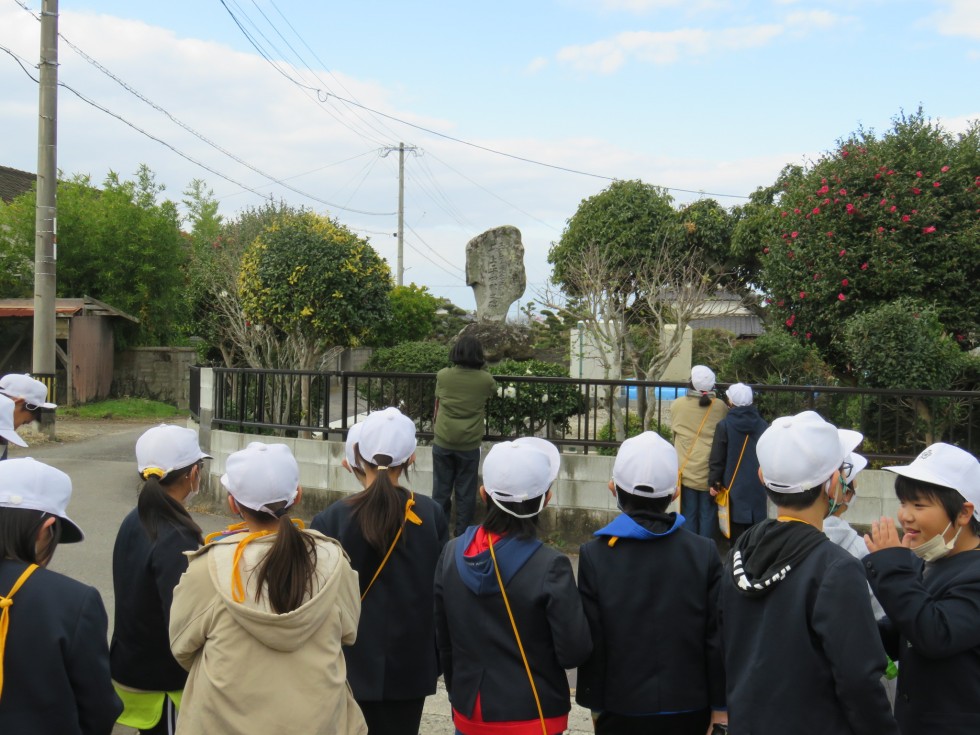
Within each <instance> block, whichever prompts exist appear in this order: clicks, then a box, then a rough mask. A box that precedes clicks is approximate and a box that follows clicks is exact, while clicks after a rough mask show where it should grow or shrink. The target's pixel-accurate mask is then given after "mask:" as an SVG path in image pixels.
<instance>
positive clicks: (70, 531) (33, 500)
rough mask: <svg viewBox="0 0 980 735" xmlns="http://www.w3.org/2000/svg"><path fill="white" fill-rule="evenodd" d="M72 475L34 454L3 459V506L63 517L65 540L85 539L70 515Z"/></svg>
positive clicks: (0, 482)
mask: <svg viewBox="0 0 980 735" xmlns="http://www.w3.org/2000/svg"><path fill="white" fill-rule="evenodd" d="M69 500H71V478H69V477H68V475H66V474H65V473H64V472H62V471H61V470H59V469H55V468H54V467H51V466H49V465H46V464H44V463H43V462H38V461H37V460H35V459H33V458H31V457H20V458H18V459H8V460H6V461H5V462H0V507H3V508H24V509H27V510H38V511H41V512H42V513H48V514H50V515H53V516H57V517H58V518H60V519H61V542H62V543H66V544H73V543H76V542H78V541H81V540H83V539H84V538H85V534H83V533H82V529H81V528H79V527H78V525H77V524H76V523H75V522H74V521H73V520H72V519H71V518H69V517H68V513H67V509H68V501H69Z"/></svg>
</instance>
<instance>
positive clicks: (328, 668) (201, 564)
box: [170, 442, 367, 735]
mask: <svg viewBox="0 0 980 735" xmlns="http://www.w3.org/2000/svg"><path fill="white" fill-rule="evenodd" d="M221 482H222V484H223V485H224V486H225V488H226V489H227V490H228V493H229V505H230V506H231V509H232V512H234V513H236V514H239V515H241V517H242V518H243V519H244V522H243V523H240V524H236V525H234V526H231V527H229V529H228V530H227V531H224V532H220V533H218V534H212V536H211V537H209V538H208V543H206V544H205V545H204V546H203V547H202V548H201V549H199V550H198V551H196V552H188V556H189V557H190V563H189V565H188V568H187V571H186V572H185V573H184V575H183V576H182V577H181V580H180V583H179V584H178V585H177V588H176V589H175V590H174V601H173V608H172V610H171V613H170V645H171V648H172V650H173V654H174V657H175V658H176V659H177V661H178V662H179V663H180V664H181V665H182V666H183V667H184V668H186V669H187V670H188V671H189V675H188V679H187V685H186V687H185V689H184V695H183V700H182V702H181V706H180V717H179V718H178V721H177V733H178V735H181V734H182V733H183V734H186V735H198V734H207V735H211V733H247V732H281V733H298V732H302V733H316V734H317V735H334V734H337V735H363V733H366V732H367V726H366V725H365V723H364V718H363V716H362V715H361V711H360V709H359V708H358V706H357V703H356V702H355V701H354V698H353V696H352V695H351V691H350V687H349V686H348V685H347V667H346V665H345V663H344V654H343V650H342V648H341V647H342V646H343V645H350V644H352V643H353V642H354V640H355V638H356V635H357V623H358V618H359V615H360V594H359V591H358V582H357V573H356V572H354V571H353V569H351V566H350V563H349V562H348V560H347V556H346V554H345V553H344V551H343V549H342V548H341V546H340V544H339V543H338V542H337V541H335V540H333V539H330V538H327V537H326V536H323V535H322V534H320V533H318V532H316V531H307V530H301V528H298V527H297V526H296V525H294V523H293V521H292V520H291V519H290V518H289V517H288V515H287V511H288V509H289V508H290V507H291V506H292V505H293V504H294V503H296V502H297V501H298V500H299V499H300V496H301V490H300V488H299V469H298V466H297V464H296V460H295V459H294V458H293V455H292V453H291V452H290V451H289V448H288V447H287V446H286V445H285V444H261V443H259V442H253V443H251V444H249V446H248V447H247V448H246V449H244V450H242V451H240V452H235V453H234V454H232V455H231V456H230V457H229V458H228V461H227V463H226V474H225V475H223V476H222V478H221ZM299 525H300V526H301V524H299ZM215 537H216V538H215Z"/></svg>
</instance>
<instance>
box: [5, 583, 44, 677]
mask: <svg viewBox="0 0 980 735" xmlns="http://www.w3.org/2000/svg"><path fill="white" fill-rule="evenodd" d="M36 569H37V564H31V565H30V566H28V567H27V569H25V570H24V572H23V573H22V574H21V575H20V576H19V577H18V578H17V581H16V582H14V586H13V587H11V588H10V592H8V593H7V596H6V597H4V596H0V695H2V694H3V654H4V648H5V647H6V645H7V628H9V627H10V607H11V605H13V604H14V595H15V594H16V593H17V590H19V589H20V588H21V586H22V585H23V584H24V582H26V581H27V578H28V577H30V576H31V575H32V574H34V571H35V570H36Z"/></svg>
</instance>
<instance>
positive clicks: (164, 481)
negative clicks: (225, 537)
mask: <svg viewBox="0 0 980 735" xmlns="http://www.w3.org/2000/svg"><path fill="white" fill-rule="evenodd" d="M196 465H197V463H195V464H192V465H189V466H188V467H183V468H181V469H179V470H173V471H172V472H170V473H168V474H167V475H166V476H164V477H157V476H156V475H150V476H149V477H146V478H145V482H144V483H143V487H142V489H141V490H140V494H139V499H138V500H137V501H136V510H137V513H138V514H139V519H140V523H141V524H142V526H143V530H144V531H146V535H147V536H149V537H150V541H156V540H157V537H158V536H159V535H160V527H161V526H164V525H171V526H178V527H183V528H186V529H187V530H188V531H190V532H191V533H192V534H193V535H194V537H195V538H196V539H197V542H198V543H199V544H203V543H204V535H203V534H202V533H201V527H200V526H198V525H197V523H195V522H194V519H193V518H191V514H190V513H188V512H187V508H185V507H184V506H183V504H181V503H180V502H178V501H177V500H174V499H173V498H172V497H170V495H169V494H168V493H167V487H168V486H169V485H172V484H173V483H174V482H176V481H177V480H180V479H182V478H184V477H186V476H187V475H189V474H190V472H191V470H192V469H194V467H195V466H196Z"/></svg>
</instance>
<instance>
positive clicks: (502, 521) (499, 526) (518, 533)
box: [483, 492, 543, 538]
mask: <svg viewBox="0 0 980 735" xmlns="http://www.w3.org/2000/svg"><path fill="white" fill-rule="evenodd" d="M486 502H487V516H486V518H484V519H483V529H484V530H485V531H487V532H488V533H497V534H501V535H504V534H506V535H508V536H513V537H514V538H535V537H536V536H537V535H538V518H539V517H540V516H541V514H540V513H537V514H536V515H533V516H531V517H530V518H516V517H515V516H512V515H511V514H510V513H506V512H504V511H502V510H501V509H500V508H499V507H498V506H497V504H496V503H495V502H494V501H493V499H492V498H491V497H490V493H489V492H488V493H487V501H486ZM498 502H500V504H501V505H503V506H505V507H507V508H510V509H511V510H512V511H514V512H515V513H518V514H520V515H527V514H528V513H535V511H537V509H538V508H540V507H541V498H531V499H530V500H521V501H518V502H516V503H505V502H503V501H498ZM542 510H543V509H542Z"/></svg>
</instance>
